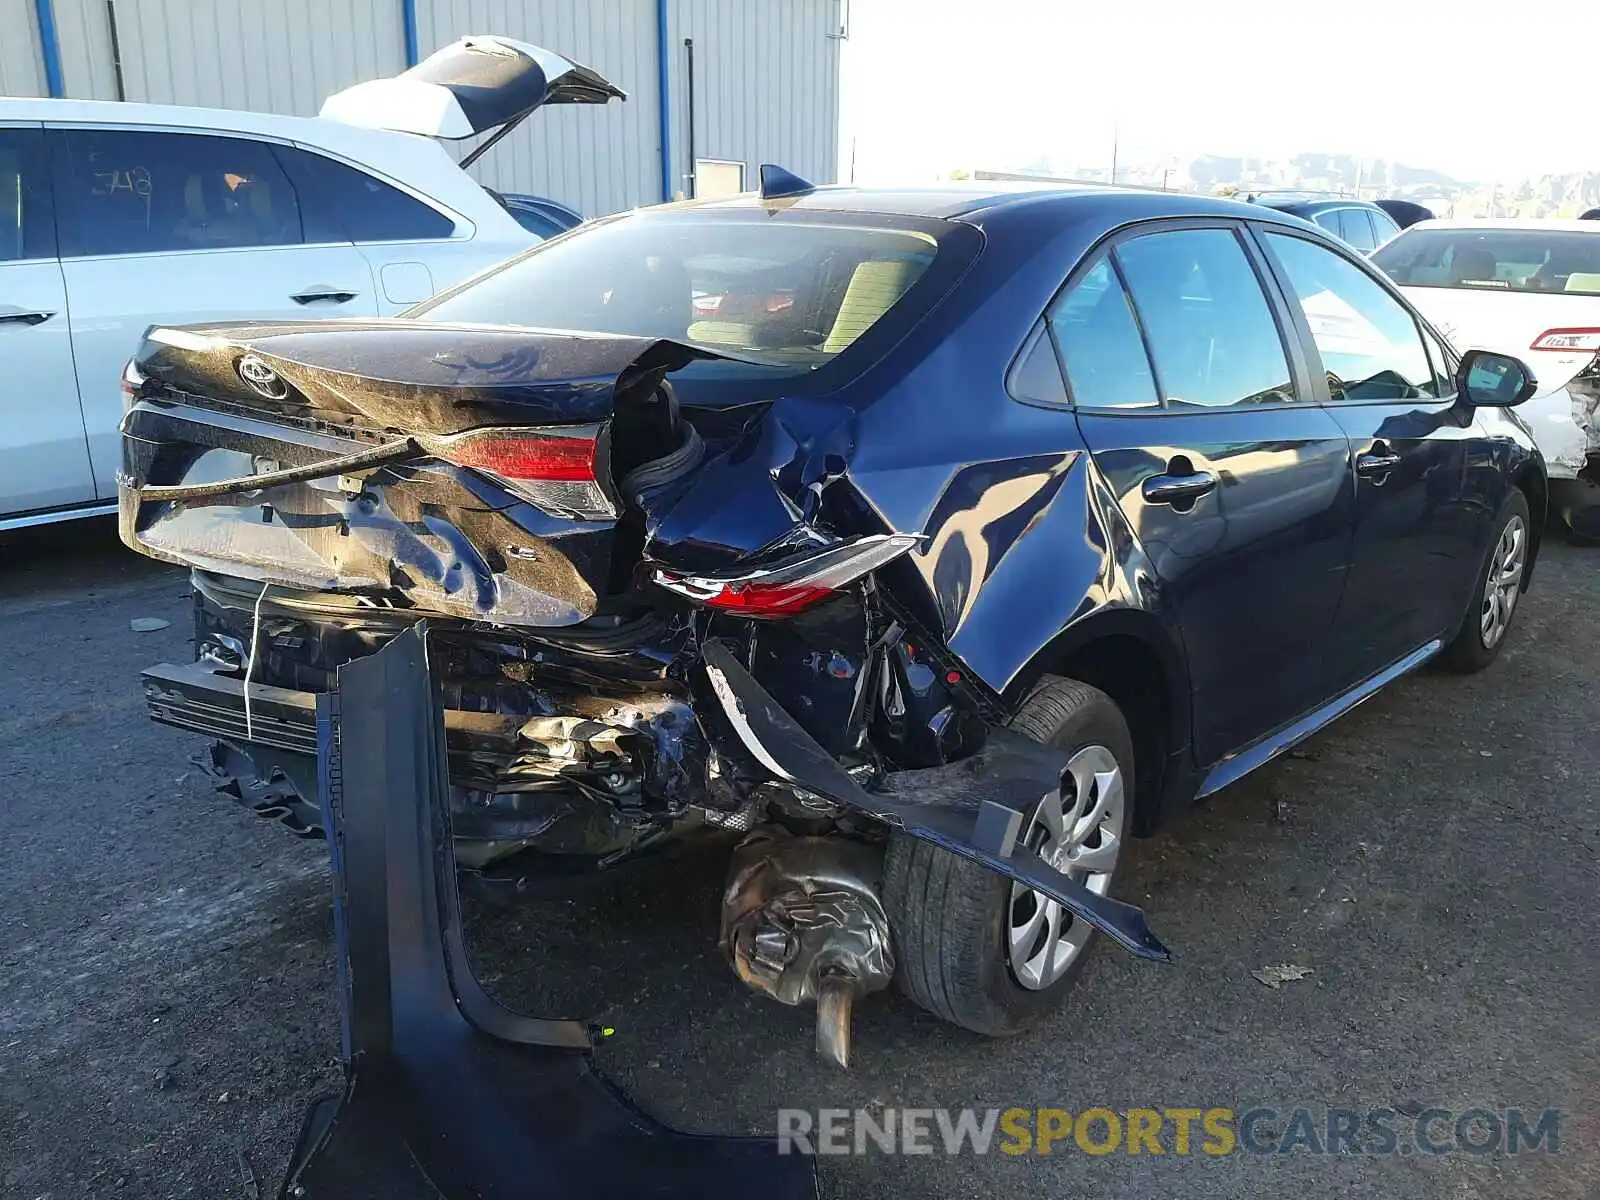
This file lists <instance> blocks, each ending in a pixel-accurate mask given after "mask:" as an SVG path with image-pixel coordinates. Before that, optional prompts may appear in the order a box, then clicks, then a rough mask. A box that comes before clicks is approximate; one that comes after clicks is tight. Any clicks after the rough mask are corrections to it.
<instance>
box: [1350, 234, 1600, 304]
mask: <svg viewBox="0 0 1600 1200" xmlns="http://www.w3.org/2000/svg"><path fill="white" fill-rule="evenodd" d="M1372 261H1373V262H1374V263H1375V264H1377V265H1378V266H1379V267H1381V268H1383V270H1385V271H1387V272H1388V273H1389V276H1390V278H1392V279H1393V280H1394V281H1395V282H1396V283H1398V284H1400V285H1401V286H1403V287H1440V288H1475V289H1480V290H1499V291H1512V292H1567V293H1574V294H1579V295H1587V296H1596V295H1600V229H1597V230H1595V232H1594V233H1578V232H1575V231H1572V230H1566V229H1474V228H1460V229H1408V230H1406V231H1405V232H1404V233H1402V234H1400V236H1399V237H1397V238H1395V239H1394V240H1393V241H1391V242H1390V243H1389V244H1388V245H1387V246H1384V247H1383V248H1382V249H1380V250H1379V251H1378V252H1377V253H1376V254H1374V255H1373V256H1372Z"/></svg>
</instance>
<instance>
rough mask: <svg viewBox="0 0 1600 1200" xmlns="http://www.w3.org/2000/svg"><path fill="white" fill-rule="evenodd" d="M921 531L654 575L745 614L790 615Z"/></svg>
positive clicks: (700, 600)
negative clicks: (753, 562) (724, 568)
mask: <svg viewBox="0 0 1600 1200" xmlns="http://www.w3.org/2000/svg"><path fill="white" fill-rule="evenodd" d="M921 540H922V539H921V537H920V536H918V535H917V534H909V533H891V534H881V533H879V534H871V535H868V536H866V537H859V538H853V539H851V540H850V541H844V542H834V543H832V544H830V545H826V546H822V547H820V548H818V549H814V550H807V551H804V552H803V553H801V554H799V555H797V556H795V557H792V558H787V559H783V560H781V561H779V562H777V563H773V564H771V565H768V566H765V567H761V568H758V569H752V570H745V571H740V572H726V573H713V572H708V573H703V574H689V573H682V572H677V571H672V570H669V569H667V568H665V567H658V568H656V569H655V571H654V572H653V573H652V575H651V578H652V579H653V580H654V581H655V583H656V584H658V585H659V586H661V587H664V588H666V589H667V590H668V591H671V592H676V593H677V594H678V595H680V596H684V597H686V598H688V599H690V600H692V601H694V602H695V603H696V604H702V605H704V606H706V607H707V608H715V609H720V610H721V611H723V612H727V613H732V614H735V615H738V616H742V617H757V618H773V617H788V616H793V615H794V614H795V613H798V612H802V611H804V610H805V609H808V608H810V607H811V606H812V605H814V604H817V603H819V602H820V601H823V600H826V599H827V598H828V597H829V596H832V595H834V594H836V593H837V592H838V591H839V590H840V589H841V588H843V587H845V586H847V585H848V584H851V583H854V582H855V581H856V580H858V579H860V578H861V577H862V576H864V575H867V574H869V573H870V572H872V571H875V570H877V569H878V568H879V567H881V566H883V565H884V564H885V563H887V562H891V561H893V560H894V559H896V558H898V557H900V555H902V554H904V553H905V552H906V551H907V550H910V549H911V548H912V547H914V546H916V545H917V543H918V542H920V541H921Z"/></svg>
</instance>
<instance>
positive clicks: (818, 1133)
mask: <svg viewBox="0 0 1600 1200" xmlns="http://www.w3.org/2000/svg"><path fill="white" fill-rule="evenodd" d="M778 1152H779V1153H780V1154H871V1153H879V1154H1010V1155H1024V1154H1087V1155H1096V1156H1098V1155H1106V1154H1162V1155H1166V1154H1171V1155H1179V1156H1183V1155H1211V1156H1218V1155H1224V1154H1240V1153H1244V1154H1262V1155H1266V1154H1312V1155H1320V1154H1342V1155H1350V1154H1358V1155H1390V1154H1399V1155H1409V1154H1426V1155H1435V1156H1437V1155H1444V1154H1472V1155H1492V1154H1503V1155H1515V1154H1527V1153H1541V1154H1559V1153H1560V1152H1561V1114H1560V1112H1559V1111H1557V1110H1556V1109H1549V1108H1547V1109H1542V1110H1524V1109H1521V1108H1504V1109H1493V1108H1467V1109H1462V1110H1460V1111H1456V1110H1453V1109H1446V1108H1424V1109H1421V1110H1420V1111H1418V1112H1416V1113H1415V1114H1414V1115H1406V1114H1404V1113H1401V1112H1400V1111H1398V1110H1397V1109H1393V1108H1370V1109H1365V1110H1360V1109H1354V1108H1315V1107H1305V1106H1302V1107H1295V1108H1285V1109H1274V1108H1262V1107H1257V1108H1249V1109H1245V1110H1243V1111H1237V1110H1235V1109H1232V1108H1129V1109H1124V1110H1120V1111H1118V1110H1113V1109H1109V1108H1086V1109H1082V1110H1080V1111H1078V1112H1072V1111H1069V1110H1068V1109H1064V1108H1005V1109H1001V1108H983V1109H978V1108H961V1109H950V1108H898V1109H897V1108H885V1109H848V1108H824V1109H818V1110H816V1111H814V1112H813V1111H812V1110H810V1109H800V1108H784V1109H779V1110H778Z"/></svg>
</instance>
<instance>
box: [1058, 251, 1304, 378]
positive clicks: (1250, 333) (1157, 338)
mask: <svg viewBox="0 0 1600 1200" xmlns="http://www.w3.org/2000/svg"><path fill="white" fill-rule="evenodd" d="M1115 254H1116V260H1117V265H1118V266H1119V267H1120V268H1121V272H1122V276H1123V278H1124V279H1126V280H1127V281H1128V292H1129V294H1130V295H1131V296H1132V298H1133V304H1134V308H1135V310H1136V311H1137V312H1138V315H1139V320H1140V322H1141V323H1142V324H1143V326H1144V331H1145V336H1146V338H1147V339H1148V341H1149V344H1150V355H1151V357H1152V358H1153V359H1154V361H1155V368H1156V378H1157V380H1158V381H1159V384H1160V387H1161V391H1162V394H1163V398H1164V399H1165V400H1166V402H1167V404H1168V405H1169V406H1172V407H1187V406H1199V407H1217V406H1221V405H1231V404H1282V403H1286V402H1290V401H1293V400H1294V399H1295V398H1296V397H1295V389H1294V379H1293V375H1292V373H1291V372H1290V369H1289V358H1288V355H1287V353H1286V352H1285V350H1284V347H1283V339H1282V337H1281V336H1280V335H1279V332H1278V324H1277V321H1275V320H1274V319H1273V316H1272V309H1271V307H1270V306H1269V305H1268V303H1267V298H1266V295H1265V294H1264V293H1263V292H1262V290H1261V283H1260V281H1259V280H1258V279H1257V278H1256V273H1255V269H1254V268H1253V267H1252V266H1251V265H1250V260H1249V258H1248V257H1247V256H1246V254H1245V251H1244V247H1243V246H1242V245H1241V244H1240V243H1239V239H1238V237H1237V236H1236V235H1235V234H1234V232H1233V231H1232V230H1230V229H1180V230H1173V231H1171V232H1168V233H1152V234H1146V235H1144V236H1142V237H1137V238H1134V239H1132V240H1131V241H1128V242H1124V243H1123V244H1122V245H1120V246H1118V247H1117V248H1116V250H1115ZM1070 365H1071V364H1070V362H1069V364H1068V366H1069V369H1070Z"/></svg>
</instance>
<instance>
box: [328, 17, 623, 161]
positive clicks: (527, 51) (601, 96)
mask: <svg viewBox="0 0 1600 1200" xmlns="http://www.w3.org/2000/svg"><path fill="white" fill-rule="evenodd" d="M626 99H627V93H626V92H624V91H623V90H622V89H621V88H619V87H617V86H616V85H615V84H613V83H611V82H610V81H609V80H607V79H605V78H604V77H603V76H601V75H600V74H598V73H597V72H595V71H592V70H590V69H589V68H588V67H585V66H580V65H579V64H577V63H575V62H573V61H572V60H571V59H568V58H565V57H563V56H562V55H559V54H556V53H555V52H554V51H551V50H546V49H544V47H542V46H535V45H532V44H531V43H529V42H519V41H515V40H513V39H512V38H505V37H494V36H474V37H464V38H462V39H460V40H459V41H456V42H452V43H451V44H450V45H448V46H445V47H442V48H441V49H439V50H436V51H434V52H433V53H432V54H430V55H428V57H427V58H425V59H423V60H422V61H421V62H419V63H418V64H417V65H416V66H414V67H411V68H409V69H408V70H406V71H403V72H401V73H400V74H399V75H395V76H391V77H389V78H387V79H370V80H368V81H366V82H365V83H358V84H356V85H355V86H353V87H348V88H345V89H344V90H343V91H341V92H335V93H334V94H333V95H331V96H329V97H328V98H327V100H325V101H323V104H322V110H321V112H320V113H319V114H318V115H319V116H322V117H326V118H328V119H329V120H334V121H341V122H343V123H344V124H346V125H359V126H362V127H364V128H367V129H389V130H394V131H396V132H400V133H415V134H421V135H422V136H424V137H435V138H447V139H450V140H458V139H460V138H468V137H472V136H473V135H474V134H479V133H486V132H488V131H489V130H491V129H495V128H497V127H499V126H503V125H508V124H513V123H515V122H517V121H520V120H522V119H523V118H524V117H526V116H527V115H528V114H529V113H531V112H533V110H534V109H536V108H541V107H543V106H545V105H547V104H605V103H606V102H607V101H610V100H626Z"/></svg>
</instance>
